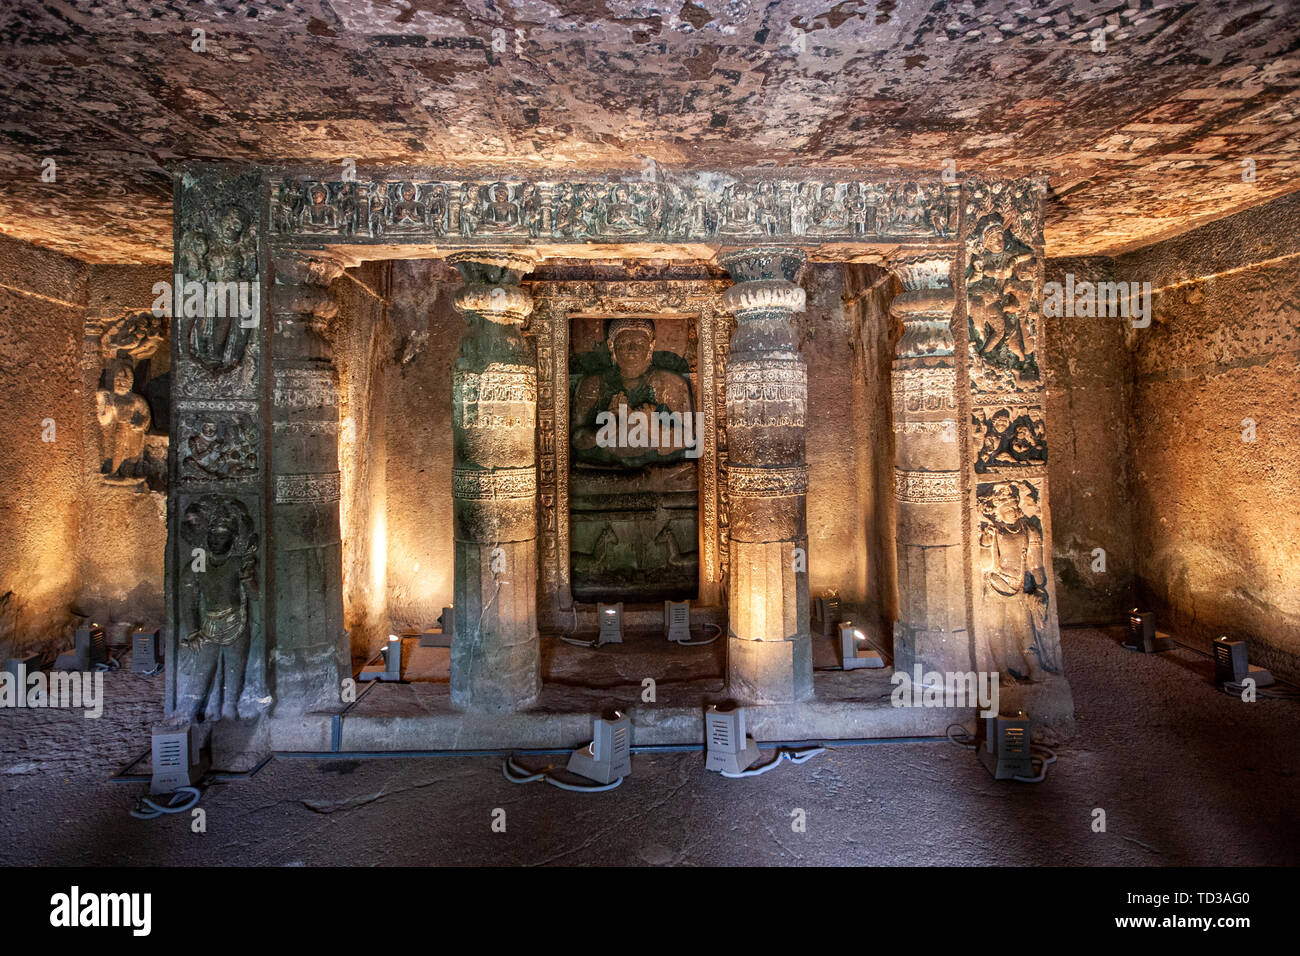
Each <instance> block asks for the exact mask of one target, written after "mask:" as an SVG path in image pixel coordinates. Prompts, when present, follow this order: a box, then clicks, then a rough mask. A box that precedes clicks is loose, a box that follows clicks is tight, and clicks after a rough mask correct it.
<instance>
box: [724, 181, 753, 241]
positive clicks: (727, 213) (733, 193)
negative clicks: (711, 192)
mask: <svg viewBox="0 0 1300 956" xmlns="http://www.w3.org/2000/svg"><path fill="white" fill-rule="evenodd" d="M757 212H758V210H757V208H756V204H755V202H754V200H753V198H752V197H751V195H750V190H749V186H748V185H747V184H745V183H734V184H732V185H731V186H728V187H727V191H726V193H725V195H724V197H723V200H722V209H721V213H722V215H721V217H720V218H721V223H720V224H719V226H718V235H720V236H749V235H757V234H758V233H760V232H761V231H762V227H761V226H760V225H759V223H758V221H757V218H758V217H757Z"/></svg>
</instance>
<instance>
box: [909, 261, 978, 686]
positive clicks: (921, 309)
mask: <svg viewBox="0 0 1300 956" xmlns="http://www.w3.org/2000/svg"><path fill="white" fill-rule="evenodd" d="M955 258H956V254H955V253H951V252H950V253H943V252H916V253H904V254H902V255H900V256H898V257H897V258H895V259H894V260H893V261H892V262H891V263H890V265H891V267H892V268H893V270H894V272H895V274H896V275H897V276H898V278H899V279H900V280H901V281H902V283H903V291H902V292H901V293H899V294H898V295H897V296H896V297H895V298H894V301H893V303H892V304H891V305H890V312H891V313H892V315H893V316H894V318H895V319H896V320H897V321H898V322H899V323H900V324H901V325H902V334H901V335H900V336H899V339H898V343H897V345H896V346H895V348H894V362H893V410H894V499H895V501H896V502H897V506H898V533H897V560H898V620H897V621H896V622H895V624H894V667H895V668H896V669H897V670H899V671H903V672H904V673H907V674H909V675H911V673H912V670H913V667H914V665H916V664H920V665H922V667H923V669H924V670H925V671H927V672H929V671H940V672H942V671H968V670H970V669H971V666H972V661H971V652H970V639H969V634H968V632H967V627H966V564H965V554H964V550H963V547H962V524H963V514H964V512H963V504H962V495H961V490H962V489H961V445H960V443H959V441H958V437H959V435H960V434H961V432H962V429H961V428H960V427H959V417H960V414H959V402H958V392H957V379H956V362H955V356H954V347H953V334H952V320H953V313H954V311H955V309H956V306H957V296H956V292H955V290H954V288H953V263H954V259H955Z"/></svg>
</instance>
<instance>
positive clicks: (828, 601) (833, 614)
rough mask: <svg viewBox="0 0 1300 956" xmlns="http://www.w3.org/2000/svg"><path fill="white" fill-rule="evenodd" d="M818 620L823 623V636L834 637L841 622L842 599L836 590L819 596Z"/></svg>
mask: <svg viewBox="0 0 1300 956" xmlns="http://www.w3.org/2000/svg"><path fill="white" fill-rule="evenodd" d="M817 620H819V621H820V622H821V625H822V637H832V636H833V635H834V634H835V627H836V625H838V624H839V623H840V599H839V595H837V594H836V593H835V592H834V591H827V592H826V594H825V595H823V596H821V597H819V598H817Z"/></svg>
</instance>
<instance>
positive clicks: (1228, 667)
mask: <svg viewBox="0 0 1300 956" xmlns="http://www.w3.org/2000/svg"><path fill="white" fill-rule="evenodd" d="M1248 677H1249V678H1250V679H1251V680H1253V681H1254V682H1255V686H1256V687H1267V686H1268V685H1269V684H1272V683H1273V673H1272V672H1271V671H1270V670H1268V669H1267V668H1265V667H1256V666H1255V665H1254V664H1252V663H1251V662H1250V657H1249V655H1248V654H1247V652H1246V642H1245V641H1230V640H1228V638H1227V636H1226V635H1225V636H1223V637H1216V638H1215V639H1214V682H1215V683H1216V684H1240V683H1241V682H1242V681H1244V680H1246V678H1248Z"/></svg>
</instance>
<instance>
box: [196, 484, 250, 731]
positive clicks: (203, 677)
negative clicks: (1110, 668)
mask: <svg viewBox="0 0 1300 956" xmlns="http://www.w3.org/2000/svg"><path fill="white" fill-rule="evenodd" d="M180 530H181V537H182V539H183V540H184V541H185V543H186V545H187V552H189V553H188V554H187V555H186V560H185V561H184V562H183V563H182V567H181V595H182V601H181V605H182V611H181V621H180V627H181V639H180V642H179V647H180V649H179V655H180V660H179V661H178V662H177V671H176V681H177V693H176V709H177V713H178V715H179V716H180V717H181V718H182V719H185V720H194V719H196V718H198V717H199V716H203V717H204V718H205V719H207V720H217V719H222V718H224V719H227V720H229V719H232V718H235V717H252V716H255V715H256V714H258V713H260V712H261V711H264V710H265V709H266V708H267V706H268V705H269V704H270V700H271V699H270V696H269V695H268V694H267V692H266V687H265V649H264V640H263V631H262V620H261V609H260V601H259V598H258V583H257V564H258V536H257V533H256V530H255V526H254V523H253V519H252V517H251V516H250V514H249V511H248V507H247V506H246V505H245V504H244V503H243V502H242V501H240V500H239V499H237V498H231V497H227V496H224V495H204V496H203V497H201V498H199V499H198V500H196V501H193V502H192V503H191V504H189V506H188V507H186V509H185V511H184V513H183V516H182V518H181V521H180Z"/></svg>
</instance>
